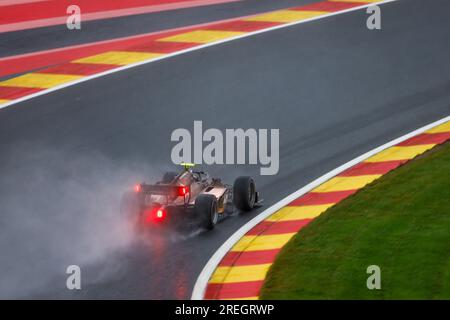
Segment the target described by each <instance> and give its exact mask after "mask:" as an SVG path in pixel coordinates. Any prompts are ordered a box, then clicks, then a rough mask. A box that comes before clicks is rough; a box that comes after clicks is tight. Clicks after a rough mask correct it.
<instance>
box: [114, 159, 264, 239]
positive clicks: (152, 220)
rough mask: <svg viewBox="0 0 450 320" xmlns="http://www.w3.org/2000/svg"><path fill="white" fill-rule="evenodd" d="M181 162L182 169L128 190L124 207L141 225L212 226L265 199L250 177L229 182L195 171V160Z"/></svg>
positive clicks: (206, 227) (122, 204) (125, 211)
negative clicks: (225, 182) (192, 161)
mask: <svg viewBox="0 0 450 320" xmlns="http://www.w3.org/2000/svg"><path fill="white" fill-rule="evenodd" d="M181 165H182V166H183V170H182V172H180V173H177V172H167V173H165V174H164V176H163V178H162V180H161V181H160V182H157V183H156V184H146V183H141V184H138V185H136V186H135V188H134V190H133V191H130V192H127V193H125V194H124V196H123V197H122V201H121V211H122V212H123V213H124V214H127V215H130V216H131V217H133V218H134V219H135V221H136V222H137V223H138V224H139V226H141V227H145V226H148V225H154V224H161V225H173V226H178V225H183V224H186V223H188V224H191V225H192V224H193V223H194V224H197V225H200V226H201V227H203V228H205V229H209V230H211V229H213V228H214V227H215V225H216V224H217V222H218V221H219V220H221V219H222V218H223V217H225V216H226V215H229V214H231V213H233V212H235V211H236V210H238V211H240V212H246V211H250V210H252V209H253V208H254V207H256V206H259V205H260V204H261V202H262V199H261V197H260V195H259V193H258V192H257V191H256V187H255V182H254V181H253V179H252V178H251V177H238V178H237V179H236V180H235V181H234V184H233V186H230V185H227V184H224V183H223V182H222V181H221V180H220V179H218V178H211V177H210V176H209V175H208V174H207V173H205V172H203V171H194V169H193V168H194V164H192V163H182V164H181Z"/></svg>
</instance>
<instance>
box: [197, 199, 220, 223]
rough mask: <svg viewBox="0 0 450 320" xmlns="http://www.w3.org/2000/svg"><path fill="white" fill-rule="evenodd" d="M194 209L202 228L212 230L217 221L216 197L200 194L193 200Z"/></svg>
mask: <svg viewBox="0 0 450 320" xmlns="http://www.w3.org/2000/svg"><path fill="white" fill-rule="evenodd" d="M194 208H195V212H196V214H197V215H198V216H199V217H200V219H201V224H202V227H204V228H205V229H207V230H212V229H214V227H215V225H216V224H217V221H218V220H219V213H218V212H217V199H216V197H215V196H213V195H212V194H201V195H199V196H198V197H197V199H195V205H194Z"/></svg>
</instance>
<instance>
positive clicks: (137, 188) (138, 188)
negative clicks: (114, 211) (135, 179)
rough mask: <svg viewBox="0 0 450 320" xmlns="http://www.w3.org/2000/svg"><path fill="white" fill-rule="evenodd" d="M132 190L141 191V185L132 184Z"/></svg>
mask: <svg viewBox="0 0 450 320" xmlns="http://www.w3.org/2000/svg"><path fill="white" fill-rule="evenodd" d="M134 191H136V192H141V185H140V184H137V185H135V186H134Z"/></svg>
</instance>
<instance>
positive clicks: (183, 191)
mask: <svg viewBox="0 0 450 320" xmlns="http://www.w3.org/2000/svg"><path fill="white" fill-rule="evenodd" d="M187 193H189V187H188V186H181V187H178V195H179V196H181V197H184V196H185V195H186V194H187Z"/></svg>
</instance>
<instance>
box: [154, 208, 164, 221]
mask: <svg viewBox="0 0 450 320" xmlns="http://www.w3.org/2000/svg"><path fill="white" fill-rule="evenodd" d="M164 216H165V214H164V209H158V210H156V218H158V219H162V218H164Z"/></svg>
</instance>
